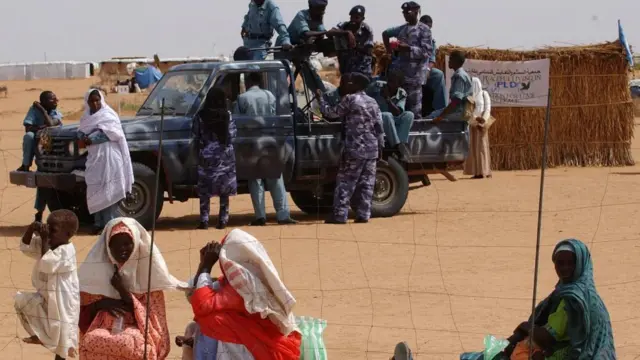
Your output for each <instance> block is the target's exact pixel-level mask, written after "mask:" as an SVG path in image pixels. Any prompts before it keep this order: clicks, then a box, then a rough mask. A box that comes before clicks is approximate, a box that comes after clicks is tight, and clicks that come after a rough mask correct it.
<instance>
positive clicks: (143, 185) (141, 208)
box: [118, 162, 164, 229]
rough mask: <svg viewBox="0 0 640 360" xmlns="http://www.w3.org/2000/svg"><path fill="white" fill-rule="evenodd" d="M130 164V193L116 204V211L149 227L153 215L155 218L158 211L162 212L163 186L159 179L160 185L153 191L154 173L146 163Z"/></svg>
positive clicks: (158, 214) (157, 215) (154, 184)
mask: <svg viewBox="0 0 640 360" xmlns="http://www.w3.org/2000/svg"><path fill="white" fill-rule="evenodd" d="M131 166H132V167H133V178H134V182H133V186H132V189H131V195H130V196H129V197H128V198H126V199H124V200H122V201H121V202H120V204H118V211H119V212H120V215H122V216H127V217H131V218H134V219H136V220H137V221H138V222H139V223H140V224H142V226H144V227H145V228H147V229H150V228H151V225H152V223H153V220H154V218H153V217H154V215H155V218H156V219H157V218H158V217H159V216H160V212H162V206H163V205H164V187H163V184H162V181H160V186H159V187H158V189H155V191H154V188H155V186H156V173H155V172H154V171H153V170H151V168H149V167H148V166H147V165H144V164H141V163H137V162H134V163H133V164H131ZM152 196H155V197H156V199H157V202H156V208H155V209H153V201H152Z"/></svg>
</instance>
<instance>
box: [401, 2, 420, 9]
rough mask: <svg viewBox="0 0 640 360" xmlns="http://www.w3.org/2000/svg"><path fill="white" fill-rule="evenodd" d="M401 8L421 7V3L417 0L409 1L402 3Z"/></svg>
mask: <svg viewBox="0 0 640 360" xmlns="http://www.w3.org/2000/svg"><path fill="white" fill-rule="evenodd" d="M401 8H402V10H415V9H420V4H418V3H417V2H415V1H407V2H406V3H404V4H402V6H401Z"/></svg>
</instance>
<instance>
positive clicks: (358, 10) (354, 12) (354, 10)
mask: <svg viewBox="0 0 640 360" xmlns="http://www.w3.org/2000/svg"><path fill="white" fill-rule="evenodd" d="M349 15H350V16H353V15H361V16H364V6H362V5H356V6H354V7H353V8H352V9H351V11H349Z"/></svg>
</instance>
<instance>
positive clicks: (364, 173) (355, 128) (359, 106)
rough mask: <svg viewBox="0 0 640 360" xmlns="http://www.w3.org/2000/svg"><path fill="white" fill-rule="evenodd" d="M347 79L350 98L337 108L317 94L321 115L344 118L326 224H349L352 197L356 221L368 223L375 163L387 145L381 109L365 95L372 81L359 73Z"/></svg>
mask: <svg viewBox="0 0 640 360" xmlns="http://www.w3.org/2000/svg"><path fill="white" fill-rule="evenodd" d="M347 76H348V80H347V81H346V82H345V85H346V86H345V87H346V89H344V90H345V92H346V93H347V95H345V96H343V97H342V100H341V101H340V103H339V104H338V105H337V106H331V105H329V104H328V103H327V101H326V100H325V99H324V97H323V96H322V93H321V92H320V91H318V92H319V94H318V95H319V98H320V108H321V111H322V113H323V114H324V115H326V116H329V117H342V118H344V120H343V126H344V147H343V150H342V161H341V162H340V169H339V170H338V176H337V178H336V189H335V192H334V197H333V216H331V217H330V218H329V219H327V220H326V221H325V222H326V223H328V224H346V223H347V216H348V214H349V203H350V201H351V199H352V196H353V200H354V201H355V202H356V204H355V205H356V207H357V211H356V220H355V222H356V223H366V222H368V221H369V217H371V201H372V200H373V190H374V186H375V177H376V163H377V160H378V159H379V157H380V155H381V154H382V149H381V147H382V145H383V144H384V131H383V130H382V115H381V114H380V108H379V107H378V104H377V103H376V101H375V100H374V99H373V98H371V97H370V96H368V95H366V94H365V93H364V89H365V88H366V87H367V85H368V83H369V78H368V77H367V76H366V75H364V74H360V73H351V74H349V75H347ZM341 90H342V89H341Z"/></svg>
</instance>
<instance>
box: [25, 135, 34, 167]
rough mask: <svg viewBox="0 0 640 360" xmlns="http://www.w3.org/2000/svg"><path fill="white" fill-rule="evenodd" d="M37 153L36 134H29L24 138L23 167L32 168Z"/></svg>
mask: <svg viewBox="0 0 640 360" xmlns="http://www.w3.org/2000/svg"><path fill="white" fill-rule="evenodd" d="M35 152H36V134H35V133H32V132H27V133H25V134H24V136H23V137H22V165H24V166H31V163H32V162H33V156H34V155H35Z"/></svg>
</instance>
